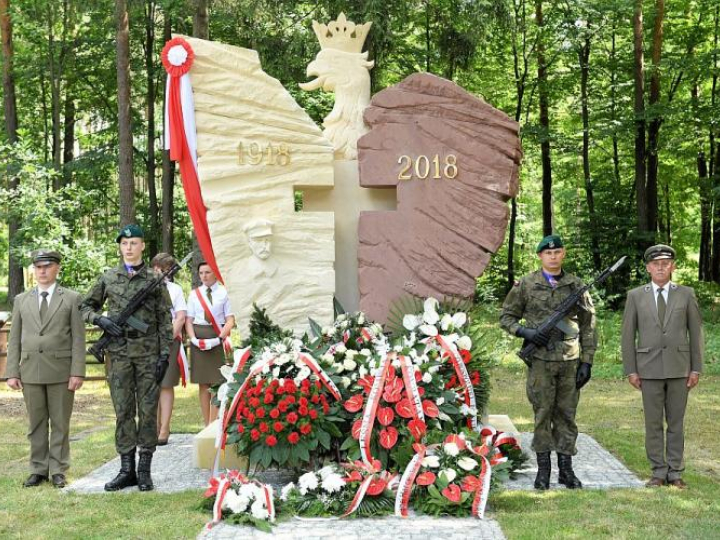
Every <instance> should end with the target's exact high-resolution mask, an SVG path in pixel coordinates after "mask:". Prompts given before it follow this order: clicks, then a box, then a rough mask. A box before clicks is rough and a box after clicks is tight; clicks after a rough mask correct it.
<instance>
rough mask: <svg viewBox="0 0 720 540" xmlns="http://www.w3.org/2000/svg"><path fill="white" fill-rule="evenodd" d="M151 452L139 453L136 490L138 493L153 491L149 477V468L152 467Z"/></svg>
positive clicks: (153, 487)
mask: <svg viewBox="0 0 720 540" xmlns="http://www.w3.org/2000/svg"><path fill="white" fill-rule="evenodd" d="M152 457H153V455H152V452H140V459H139V460H138V474H137V476H138V489H139V490H140V491H152V490H153V489H155V486H154V485H153V481H152V478H151V477H150V468H151V466H152Z"/></svg>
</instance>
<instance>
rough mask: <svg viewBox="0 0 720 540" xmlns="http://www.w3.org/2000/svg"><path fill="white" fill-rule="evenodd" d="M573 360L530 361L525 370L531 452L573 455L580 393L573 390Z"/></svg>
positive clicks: (574, 372)
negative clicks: (531, 428)
mask: <svg viewBox="0 0 720 540" xmlns="http://www.w3.org/2000/svg"><path fill="white" fill-rule="evenodd" d="M576 372H577V361H576V360H570V361H565V362H546V361H544V360H539V359H537V358H535V359H533V361H532V365H531V367H530V370H529V371H528V376H527V384H526V391H527V397H528V400H529V401H530V403H531V404H532V407H533V412H534V413H535V431H534V435H533V442H532V449H533V450H534V451H535V452H538V453H539V452H552V451H555V452H557V453H559V454H569V455H571V456H574V455H575V454H576V453H577V449H576V448H575V442H576V441H577V435H578V429H577V424H576V423H575V412H576V411H577V405H578V399H579V396H580V393H579V392H578V390H577V388H575V375H576Z"/></svg>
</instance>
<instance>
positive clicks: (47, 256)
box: [30, 249, 62, 266]
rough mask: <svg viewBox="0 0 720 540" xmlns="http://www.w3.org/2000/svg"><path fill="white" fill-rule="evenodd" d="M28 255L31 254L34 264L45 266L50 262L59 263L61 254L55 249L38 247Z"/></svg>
mask: <svg viewBox="0 0 720 540" xmlns="http://www.w3.org/2000/svg"><path fill="white" fill-rule="evenodd" d="M30 255H31V256H32V262H33V265H34V266H45V265H46V264H50V263H56V264H60V261H62V255H60V254H59V253H58V252H57V251H51V250H49V249H38V250H35V251H33V252H32V253H31V254H30Z"/></svg>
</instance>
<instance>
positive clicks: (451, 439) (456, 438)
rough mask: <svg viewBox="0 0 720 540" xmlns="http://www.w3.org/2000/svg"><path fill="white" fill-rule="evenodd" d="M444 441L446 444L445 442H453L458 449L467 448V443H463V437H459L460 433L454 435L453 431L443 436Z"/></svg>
mask: <svg viewBox="0 0 720 540" xmlns="http://www.w3.org/2000/svg"><path fill="white" fill-rule="evenodd" d="M444 442H445V443H446V444H447V443H455V445H456V446H457V447H458V449H460V450H465V448H467V445H466V444H465V439H463V438H462V437H460V435H455V434H454V433H453V434H451V435H448V436H447V437H445V441H444Z"/></svg>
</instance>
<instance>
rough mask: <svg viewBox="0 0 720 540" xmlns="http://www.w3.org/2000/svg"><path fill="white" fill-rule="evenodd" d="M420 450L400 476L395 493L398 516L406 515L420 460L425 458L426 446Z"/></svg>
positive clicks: (396, 513) (420, 465)
mask: <svg viewBox="0 0 720 540" xmlns="http://www.w3.org/2000/svg"><path fill="white" fill-rule="evenodd" d="M419 450H420V451H419V452H418V453H417V454H415V455H414V456H413V458H412V459H411V460H410V463H408V465H407V467H406V468H405V472H403V475H402V478H400V485H399V486H398V490H397V495H396V496H395V515H396V516H398V517H408V506H409V503H410V495H411V494H412V489H413V486H414V485H415V479H416V478H417V475H418V473H419V472H420V467H422V460H423V459H424V458H425V452H426V450H427V449H426V448H425V447H424V446H423V447H422V448H420V449H419Z"/></svg>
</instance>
